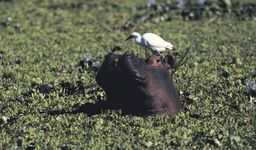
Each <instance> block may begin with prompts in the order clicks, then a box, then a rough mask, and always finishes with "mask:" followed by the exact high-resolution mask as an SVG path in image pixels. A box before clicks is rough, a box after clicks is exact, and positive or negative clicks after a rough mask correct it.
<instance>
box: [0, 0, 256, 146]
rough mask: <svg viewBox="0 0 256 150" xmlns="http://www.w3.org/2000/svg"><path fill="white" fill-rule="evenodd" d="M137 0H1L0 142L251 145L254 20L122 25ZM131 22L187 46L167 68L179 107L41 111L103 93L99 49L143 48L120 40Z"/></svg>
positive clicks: (65, 106)
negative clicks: (165, 111) (134, 111)
mask: <svg viewBox="0 0 256 150" xmlns="http://www.w3.org/2000/svg"><path fill="white" fill-rule="evenodd" d="M144 2H145V1H123V0H108V1H106V0H97V1H96V0H95V1H83V0H78V1H72V0H46V1H37V0H33V1H30V0H25V1H18V0H10V1H8V0H4V1H1V0H0V135H1V136H0V149H18V148H24V149H26V148H35V149H57V148H58V149H83V148H86V149H110V148H113V149H146V148H151V149H168V148H169V149H203V148H205V149H255V142H256V136H255V123H256V120H255V116H256V111H255V108H256V107H255V103H256V97H255V93H254V92H253V90H252V89H250V88H248V83H255V82H256V78H255V72H256V70H255V66H256V61H255V60H256V53H255V47H256V43H255V39H256V30H255V29H256V22H255V20H253V19H250V20H239V19H236V18H232V17H231V18H224V19H223V18H215V19H211V18H209V19H203V20H200V21H183V20H181V19H174V20H171V21H168V22H160V23H159V22H145V23H142V22H136V23H130V25H128V24H127V22H128V21H129V20H131V18H132V17H133V16H134V15H136V14H137V13H138V11H136V10H134V7H136V6H139V5H141V4H143V3H144ZM250 2H254V3H255V1H250ZM131 24H132V25H131ZM125 25H126V26H127V27H125ZM124 27H125V28H124ZM132 31H137V32H140V33H144V32H154V33H156V34H158V35H161V37H163V38H164V39H166V40H168V41H170V42H171V43H172V44H174V45H175V47H176V51H175V52H174V54H175V58H176V59H177V60H178V59H180V58H181V57H182V54H183V53H184V52H185V50H186V49H187V48H188V47H190V49H191V51H193V57H192V58H191V59H189V61H188V62H187V63H186V64H184V65H183V66H181V67H180V68H179V69H178V70H177V71H176V73H175V75H174V76H173V78H174V80H175V83H176V86H177V89H178V91H179V94H180V95H181V98H182V102H183V104H184V106H185V108H186V109H185V111H184V112H181V113H179V114H178V115H177V116H164V115H159V116H149V117H138V116H129V115H127V116H123V115H121V114H120V112H119V111H112V110H109V111H107V112H102V113H100V114H97V115H93V116H89V115H87V114H84V113H75V114H72V113H62V114H55V115H53V114H47V113H44V112H46V111H53V110H64V111H65V112H72V111H73V110H75V109H76V108H78V107H79V106H82V105H84V104H87V103H95V102H97V101H100V100H104V99H105V94H104V92H103V91H102V89H101V88H99V87H98V86H97V85H96V82H95V74H96V71H97V67H98V65H99V64H100V63H101V62H102V61H103V59H104V55H105V54H107V53H108V52H110V51H111V50H112V51H113V49H114V48H115V47H117V48H115V49H116V53H123V52H124V51H133V52H134V53H135V54H136V55H139V56H140V57H144V56H145V52H144V49H142V48H141V47H138V46H137V45H135V44H134V43H132V42H129V43H125V42H124V39H125V38H126V37H127V35H128V34H130V33H131V32H132ZM118 47H119V48H118ZM85 56H86V57H89V56H91V59H92V62H89V61H88V59H86V58H85Z"/></svg>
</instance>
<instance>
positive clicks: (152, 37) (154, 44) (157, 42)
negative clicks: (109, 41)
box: [125, 32, 174, 56]
mask: <svg viewBox="0 0 256 150" xmlns="http://www.w3.org/2000/svg"><path fill="white" fill-rule="evenodd" d="M129 39H133V40H134V41H135V43H136V44H138V45H140V46H142V47H145V48H147V49H149V50H150V51H151V52H152V53H153V54H156V53H158V54H159V55H160V56H162V55H161V53H160V52H163V51H165V50H166V49H169V50H170V51H172V50H173V48H174V47H173V45H172V44H171V43H169V42H167V41H165V40H164V39H162V38H161V37H160V36H158V35H156V34H154V33H145V34H143V35H142V36H141V35H140V34H139V33H137V32H133V33H132V34H131V35H130V36H129V37H128V38H127V39H126V40H125V41H127V40H129Z"/></svg>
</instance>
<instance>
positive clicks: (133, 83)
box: [96, 52, 183, 116]
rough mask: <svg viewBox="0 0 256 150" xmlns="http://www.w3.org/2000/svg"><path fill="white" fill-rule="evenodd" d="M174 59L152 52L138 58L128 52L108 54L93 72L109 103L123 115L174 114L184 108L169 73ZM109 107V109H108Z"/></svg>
mask: <svg viewBox="0 0 256 150" xmlns="http://www.w3.org/2000/svg"><path fill="white" fill-rule="evenodd" d="M174 64H175V60H174V58H173V56H171V55H169V56H167V57H166V58H165V59H162V58H161V57H160V56H157V55H151V56H149V57H148V58H146V59H142V58H139V57H137V56H135V54H133V53H131V52H126V53H124V54H123V55H118V54H114V53H109V54H107V55H106V56H105V60H104V62H103V64H102V66H101V68H100V70H99V71H98V73H97V75H96V81H97V83H98V84H99V85H100V86H101V87H102V88H103V90H104V91H105V93H106V98H107V102H108V106H110V107H111V109H119V110H121V112H122V113H124V114H133V115H143V116H144V115H157V114H168V115H174V114H177V113H178V112H179V111H181V110H182V109H183V106H182V104H181V102H180V97H179V95H178V92H177V90H176V87H175V84H174V82H173V79H172V76H171V74H170V72H169V70H170V69H171V68H173V67H174ZM110 107H109V108H110Z"/></svg>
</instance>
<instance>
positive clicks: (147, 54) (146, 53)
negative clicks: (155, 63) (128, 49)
mask: <svg viewBox="0 0 256 150" xmlns="http://www.w3.org/2000/svg"><path fill="white" fill-rule="evenodd" d="M145 51H146V52H145V56H146V58H148V57H149V53H148V50H147V49H146V48H145Z"/></svg>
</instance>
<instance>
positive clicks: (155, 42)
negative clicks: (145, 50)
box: [142, 33, 168, 50]
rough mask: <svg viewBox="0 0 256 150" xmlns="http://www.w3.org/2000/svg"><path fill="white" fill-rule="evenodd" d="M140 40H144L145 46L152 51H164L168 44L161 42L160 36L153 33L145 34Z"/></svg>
mask: <svg viewBox="0 0 256 150" xmlns="http://www.w3.org/2000/svg"><path fill="white" fill-rule="evenodd" d="M142 38H143V39H144V41H145V44H146V45H147V46H148V47H150V48H152V49H154V50H160V49H163V50H164V49H165V47H166V45H167V43H168V42H166V41H165V40H163V39H162V38H161V37H160V36H158V35H156V34H154V33H146V34H144V35H143V36H142Z"/></svg>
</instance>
